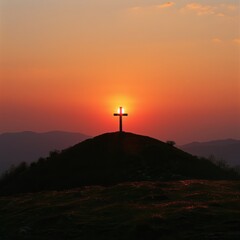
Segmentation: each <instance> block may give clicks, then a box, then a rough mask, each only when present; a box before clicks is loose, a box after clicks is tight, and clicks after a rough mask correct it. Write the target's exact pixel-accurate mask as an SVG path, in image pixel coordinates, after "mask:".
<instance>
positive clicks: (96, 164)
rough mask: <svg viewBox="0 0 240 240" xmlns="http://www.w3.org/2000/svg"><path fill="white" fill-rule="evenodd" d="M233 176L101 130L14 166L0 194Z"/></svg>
mask: <svg viewBox="0 0 240 240" xmlns="http://www.w3.org/2000/svg"><path fill="white" fill-rule="evenodd" d="M193 178H194V179H227V178H231V179H232V178H236V176H235V175H234V173H233V172H231V171H229V170H225V169H222V168H220V167H218V166H216V165H214V164H213V163H212V162H210V161H208V160H206V159H199V158H197V157H193V156H192V155H190V154H188V153H186V152H184V151H182V150H179V149H177V148H175V147H173V146H171V145H169V144H166V143H164V142H161V141H159V140H156V139H153V138H150V137H146V136H140V135H136V134H133V133H124V132H123V133H120V132H116V133H106V134H103V135H100V136H97V137H95V138H92V139H87V140H85V141H83V142H81V143H79V144H77V145H75V146H73V147H70V148H68V149H65V150H63V151H61V152H52V153H51V154H50V156H49V157H47V158H45V159H40V160H39V161H38V162H37V163H32V164H31V165H30V166H26V165H25V164H22V165H20V166H19V167H17V168H16V169H13V171H10V172H9V173H8V174H5V176H4V177H3V178H2V179H1V181H0V194H11V193H20V192H33V191H43V190H61V189H70V188H74V187H79V186H86V185H114V184H117V183H121V182H130V181H146V180H151V181H156V180H172V179H193Z"/></svg>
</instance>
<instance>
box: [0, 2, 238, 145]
mask: <svg viewBox="0 0 240 240" xmlns="http://www.w3.org/2000/svg"><path fill="white" fill-rule="evenodd" d="M239 22H240V2H239V1H234V0H211V1H210V0H208V1H207V0H201V1H200V0H195V1H187V0H181V1H162V0H133V1H129V0H114V1H113V0H101V1H99V0H82V1H78V0H69V1H65V0H48V1H43V0H34V1H32V0H21V1H19V0H0V132H9V131H10V132H14V131H23V130H33V131H40V132H42V131H49V130H65V131H77V132H82V133H85V134H88V135H97V134H101V133H104V132H108V131H116V130H117V129H118V120H117V119H116V118H115V117H113V116H112V113H113V112H114V111H117V107H118V106H120V105H122V106H123V107H125V109H126V111H127V112H128V113H129V116H128V117H126V118H124V129H125V130H126V131H130V132H135V133H139V134H145V135H149V136H152V137H156V138H158V139H161V140H169V139H170V140H175V141H176V142H177V143H179V144H182V143H187V142H190V141H205V140H212V139H218V138H238V139H240V127H239V125H240V124H239V123H240V24H239Z"/></svg>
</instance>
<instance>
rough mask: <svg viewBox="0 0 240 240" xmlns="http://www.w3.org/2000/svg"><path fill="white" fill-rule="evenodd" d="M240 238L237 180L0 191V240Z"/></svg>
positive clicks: (201, 239) (208, 239)
mask: <svg viewBox="0 0 240 240" xmlns="http://www.w3.org/2000/svg"><path fill="white" fill-rule="evenodd" d="M9 239H29V240H30V239H31V240H40V239H41V240H44V239H46V240H47V239H51V240H52V239H58V240H61V239H64V240H65V239H66V240H68V239H81V240H91V239H96V240H110V239H111V240H118V239H119V240H120V239H121V240H125V239H129V240H130V239H131V240H133V239H136V240H157V239H161V240H170V239H194V240H198V239H199V240H204V239H207V240H211V239H214V240H215V239H216V240H221V239H228V240H230V239H231V240H232V239H236V240H237V239H240V181H205V180H204V181H202V180H187V181H175V182H133V183H124V184H119V185H116V186H113V187H101V186H92V187H85V188H81V189H73V190H68V191H61V192H53V191H51V192H41V193H35V194H24V195H16V196H7V197H0V240H9Z"/></svg>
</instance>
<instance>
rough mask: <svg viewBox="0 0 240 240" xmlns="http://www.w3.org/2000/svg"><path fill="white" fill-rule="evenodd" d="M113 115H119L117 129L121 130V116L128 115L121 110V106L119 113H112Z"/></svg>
mask: <svg viewBox="0 0 240 240" xmlns="http://www.w3.org/2000/svg"><path fill="white" fill-rule="evenodd" d="M113 116H119V131H120V132H122V117H123V116H128V114H127V113H124V112H123V108H122V107H120V108H119V113H114V114H113Z"/></svg>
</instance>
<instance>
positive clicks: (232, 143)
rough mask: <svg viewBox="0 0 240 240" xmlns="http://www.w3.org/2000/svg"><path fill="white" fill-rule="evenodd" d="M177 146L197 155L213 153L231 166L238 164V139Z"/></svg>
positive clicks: (239, 152)
mask: <svg viewBox="0 0 240 240" xmlns="http://www.w3.org/2000/svg"><path fill="white" fill-rule="evenodd" d="M179 148H180V149H182V150H184V151H186V152H188V153H191V154H193V155H197V156H202V157H209V156H211V155H214V156H215V157H216V158H217V159H219V160H225V161H226V162H227V163H228V164H229V165H231V166H236V165H240V140H234V139H226V140H216V141H210V142H193V143H190V144H186V145H183V146H179Z"/></svg>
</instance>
